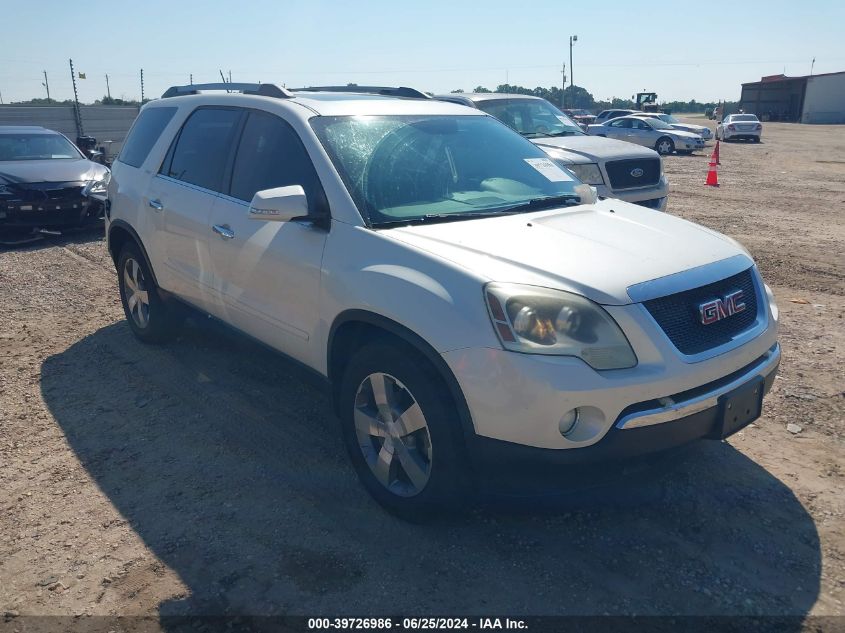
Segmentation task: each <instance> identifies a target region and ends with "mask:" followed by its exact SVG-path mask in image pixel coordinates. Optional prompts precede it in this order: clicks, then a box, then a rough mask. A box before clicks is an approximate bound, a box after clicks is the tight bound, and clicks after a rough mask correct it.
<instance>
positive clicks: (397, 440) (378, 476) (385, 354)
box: [339, 341, 466, 520]
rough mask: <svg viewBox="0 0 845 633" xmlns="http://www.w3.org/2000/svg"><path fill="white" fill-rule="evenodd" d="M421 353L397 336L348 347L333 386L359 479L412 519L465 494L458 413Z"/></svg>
mask: <svg viewBox="0 0 845 633" xmlns="http://www.w3.org/2000/svg"><path fill="white" fill-rule="evenodd" d="M451 401H452V399H451V397H450V395H449V394H448V391H447V389H446V386H445V384H444V383H443V381H442V379H441V378H440V377H439V375H438V374H437V373H436V371H435V370H434V368H432V367H431V366H430V365H429V364H428V363H427V362H426V360H425V359H424V358H423V357H421V356H420V355H418V354H417V353H416V352H415V351H414V350H412V349H410V348H407V347H406V346H405V345H404V344H402V343H401V342H398V341H397V342H395V343H394V342H389V343H387V342H385V343H373V344H369V345H367V346H365V347H363V348H362V349H360V350H359V351H358V352H356V353H355V355H354V356H353V358H352V359H351V361H350V363H349V365H348V367H347V369H346V371H345V372H344V377H343V380H342V383H341V386H340V394H339V405H340V414H341V423H342V429H343V438H344V441H345V443H346V448H347V450H348V452H349V456H350V458H351V460H352V464H353V466H354V467H355V470H356V472H357V474H358V478H359V479H360V481H361V483H362V484H363V485H364V487H365V488H366V489H367V491H368V492H369V493H370V494H371V495H372V496H373V498H374V499H375V500H376V501H378V502H379V503H380V504H381V505H382V506H384V507H385V508H386V509H388V510H389V511H391V512H393V513H394V514H397V515H398V516H400V517H402V518H405V519H409V520H420V519H424V518H426V517H427V516H430V515H432V514H433V513H438V512H441V511H443V510H445V509H449V508H452V507H455V506H456V505H457V503H458V502H459V501H460V500H461V499H462V498H463V497H464V496H465V490H466V485H465V481H466V477H465V472H466V466H465V464H464V460H463V458H462V455H463V451H461V450H460V448H459V447H460V441H461V440H460V427H459V424H460V422H459V419H458V413H457V410H456V408H455V407H454V405H453V404H452V402H451Z"/></svg>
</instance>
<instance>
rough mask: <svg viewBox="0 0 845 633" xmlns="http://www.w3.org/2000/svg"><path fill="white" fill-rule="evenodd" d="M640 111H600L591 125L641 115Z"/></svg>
mask: <svg viewBox="0 0 845 633" xmlns="http://www.w3.org/2000/svg"><path fill="white" fill-rule="evenodd" d="M641 113H642V111H641V110H602V111H601V112H599V113H598V116H596V118H595V121H593V123H597V124H600V123H606V122H607V121H610V120H611V119H618V118H619V117H621V116H630V115H632V114H641Z"/></svg>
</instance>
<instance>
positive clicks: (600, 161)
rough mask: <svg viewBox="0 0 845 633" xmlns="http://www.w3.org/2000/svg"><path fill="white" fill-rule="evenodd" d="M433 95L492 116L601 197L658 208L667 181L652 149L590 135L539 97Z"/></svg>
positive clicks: (663, 201) (666, 190)
mask: <svg viewBox="0 0 845 633" xmlns="http://www.w3.org/2000/svg"><path fill="white" fill-rule="evenodd" d="M435 99H440V100H442V101H451V102H453V103H460V104H462V105H467V106H470V107H473V108H478V109H479V110H482V111H483V112H486V113H488V114H491V115H493V116H494V117H496V118H497V119H499V120H500V121H502V122H503V123H506V124H507V125H508V126H509V127H511V128H513V129H515V130H516V131H517V132H519V133H520V134H522V135H523V136H524V137H526V138H527V139H529V140H531V141H532V142H533V143H535V144H536V145H539V146H540V147H542V148H543V150H544V151H545V152H546V153H547V154H548V155H549V156H551V157H552V158H553V159H555V161H556V162H557V163H558V164H559V165H562V166H564V167H566V168H567V169H568V170H569V171H571V172H572V173H574V174H575V175H576V176H577V177H578V178H579V179H580V180H581V181H582V182H585V183H587V184H589V185H592V186H594V187H596V189H597V190H598V194H599V195H600V196H601V197H603V198H619V199H620V200H627V201H628V202H634V203H636V204H640V205H643V206H646V207H649V208H652V209H659V210H661V211H662V210H664V209H665V208H666V202H667V197H668V195H669V183H668V181H667V180H666V176H665V175H664V174H663V161H662V160H661V159H660V156H658V155H657V154H656V153H655V152H653V151H651V150H647V149H643V148H641V147H637V146H635V145H632V144H630V143H621V142H619V141H615V140H611V139H597V138H591V137H590V136H588V135H587V134H586V133H584V132H583V131H582V129H581V127H580V126H579V125H577V124H576V123H575V122H573V121H572V119H570V118H569V117H567V116H566V115H565V114H564V113H563V112H561V111H560V110H558V109H557V108H556V107H555V106H553V105H552V104H551V103H549V102H548V101H546V100H545V99H541V98H540V97H533V96H530V95H520V94H500V93H452V94H447V95H438V96H436V97H435Z"/></svg>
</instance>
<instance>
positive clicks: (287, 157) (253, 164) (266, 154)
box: [230, 111, 322, 213]
mask: <svg viewBox="0 0 845 633" xmlns="http://www.w3.org/2000/svg"><path fill="white" fill-rule="evenodd" d="M289 185H301V186H302V188H303V189H304V190H305V195H306V196H307V197H308V206H309V210H310V211H311V212H312V213H313V212H314V210H315V205H316V204H317V203H318V201H319V200H321V198H322V188H321V187H320V181H319V178H318V177H317V172H316V171H315V170H314V165H313V164H312V163H311V158H310V157H309V156H308V153H307V152H306V151H305V147H303V145H302V141H300V140H299V135H298V134H297V133H296V132H295V131H294V129H293V128H292V127H291V126H290V125H288V124H287V123H286V122H285V121H283V120H282V119H280V118H279V117H277V116H274V115H272V114H268V113H266V112H257V111H253V112H250V113H249V118H248V119H247V121H246V125H244V131H243V134H242V135H241V141H240V143H239V145H238V153H237V155H236V156H235V164H234V168H233V170H232V187H231V191H230V195H231V196H232V197H233V198H238V199H239V200H245V201H246V202H250V201H251V200H252V197H253V196H254V195H255V192H256V191H261V190H263V189H273V188H275V187H286V186H289Z"/></svg>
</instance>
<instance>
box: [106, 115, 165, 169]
mask: <svg viewBox="0 0 845 633" xmlns="http://www.w3.org/2000/svg"><path fill="white" fill-rule="evenodd" d="M176 110H177V108H147V109H146V110H144V111H143V112H141V114H140V115H138V118H137V119H135V123H134V124H133V125H132V129H131V130H130V131H129V136H127V137H126V142H125V143H124V144H123V149H121V150H120V156H118V157H117V160H119V161H120V162H121V163H126V164H127V165H131V166H132V167H140V166H141V165H143V164H144V161H145V160H147V156H148V155H149V153H150V150H151V149H152V148H153V145H155V144H156V141H157V140H158V137H159V136H161V133H162V132H163V131H164V128H165V127H167V124H168V123H170V119H172V118H173V115H174V114H176Z"/></svg>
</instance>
